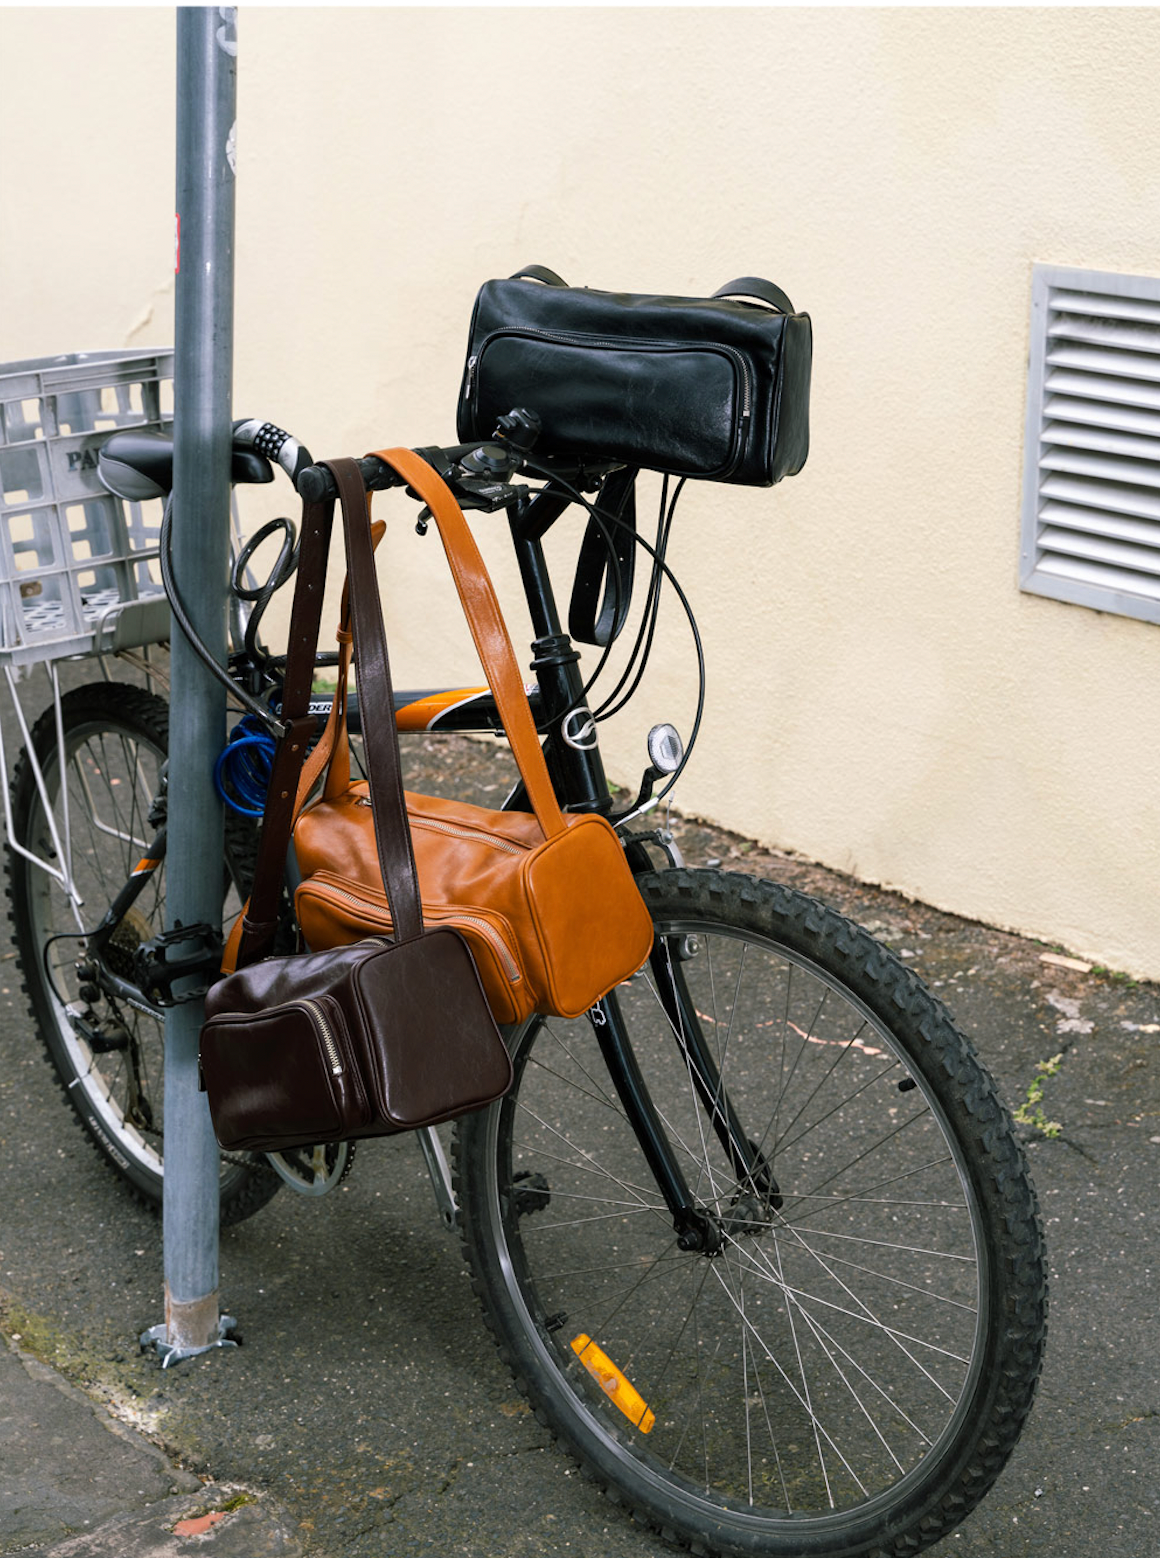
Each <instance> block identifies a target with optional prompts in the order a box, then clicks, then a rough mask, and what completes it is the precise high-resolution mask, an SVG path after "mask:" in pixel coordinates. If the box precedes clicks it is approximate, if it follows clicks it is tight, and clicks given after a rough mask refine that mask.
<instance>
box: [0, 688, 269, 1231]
mask: <svg viewBox="0 0 1160 1558" xmlns="http://www.w3.org/2000/svg"><path fill="white" fill-rule="evenodd" d="M61 719H62V729H63V733H64V753H65V756H64V765H63V774H62V765H61V761H60V750H59V747H58V743H57V732H56V720H55V711H54V710H53V709H52V708H49V709H47V710H46V711H45V712H44V714H43V715H41V717H40V718H39V719H38V720H37V722H36V724H35V725H34V726H33V728H32V731H31V737H32V749H33V751H34V752H35V754H36V758H37V761H38V763H39V765H40V769H41V772H42V774H43V779H44V788H45V794H46V796H47V799H48V803H49V810H50V811H51V813H52V814H53V817H54V820H55V822H56V825H57V834H58V837H63V834H62V832H61V830H62V827H63V808H62V805H61V799H62V787H63V786H67V796H68V802H69V805H68V814H69V834H70V845H71V848H70V851H69V853H70V856H71V869H72V874H73V879H74V882H75V885H76V889H77V892H78V893H79V895H80V897H81V899H82V900H83V907H82V909H81V910H80V915H81V916H83V924H82V923H81V919H80V918H78V914H77V913H75V912H74V910H73V908H72V905H71V903H70V901H69V898H68V896H67V894H66V892H65V890H64V888H63V887H62V885H61V883H60V882H59V881H57V880H56V879H54V878H53V877H52V876H51V875H50V874H49V873H48V872H47V871H45V870H43V869H42V868H41V867H40V866H39V865H37V864H36V863H35V861H32V860H28V859H27V858H25V857H24V856H23V855H21V854H19V853H18V852H17V851H16V850H13V849H9V850H8V860H7V869H8V909H9V915H10V918H11V921H12V929H13V935H14V939H15V942H16V947H17V951H18V953H19V956H20V962H21V968H22V972H23V975H24V981H23V988H24V992H25V994H26V996H27V999H28V1004H29V1008H30V1011H31V1014H32V1019H33V1022H34V1023H35V1024H36V1027H37V1030H38V1032H39V1034H40V1037H41V1039H42V1041H43V1043H44V1046H45V1049H46V1051H47V1053H48V1057H49V1059H50V1060H51V1061H52V1064H53V1066H54V1068H55V1070H56V1074H57V1077H58V1079H59V1081H60V1083H61V1086H62V1087H63V1089H64V1092H65V1096H66V1098H67V1099H68V1101H69V1103H70V1104H71V1105H72V1107H73V1110H74V1112H75V1114H76V1118H77V1120H78V1121H79V1123H80V1124H81V1125H83V1127H84V1128H85V1131H86V1133H87V1135H88V1137H89V1140H90V1141H91V1142H92V1144H93V1146H94V1147H95V1148H96V1149H97V1151H98V1152H99V1153H100V1155H101V1157H102V1158H103V1159H104V1161H105V1162H106V1163H107V1164H108V1166H109V1167H110V1168H112V1169H113V1170H114V1171H115V1172H116V1173H117V1174H118V1175H120V1177H121V1178H122V1179H123V1180H124V1182H125V1183H126V1184H127V1185H128V1186H129V1187H130V1189H131V1190H132V1191H133V1192H134V1193H135V1194H136V1195H137V1197H138V1199H140V1200H142V1201H144V1202H145V1203H146V1204H148V1205H151V1206H156V1207H159V1206H160V1204H161V1196H162V1179H163V1173H164V1162H163V1139H162V1123H163V1118H164V1067H163V1058H164V1013H163V1012H162V1011H161V1010H160V1009H159V1008H155V1007H151V1006H149V1005H148V1003H146V1002H144V1001H139V1002H137V1003H135V1004H133V1005H130V1004H129V1003H128V1002H126V1001H124V1000H122V999H116V998H113V997H110V996H109V995H108V994H107V993H106V992H98V991H97V990H96V989H95V988H91V987H87V986H86V984H85V982H83V981H82V980H81V979H80V978H79V977H78V973H77V967H76V964H77V961H78V959H79V958H80V957H81V956H82V954H83V951H84V939H83V936H82V935H81V934H80V933H81V932H82V931H83V930H84V929H91V928H92V927H93V926H94V925H96V923H97V922H98V921H99V920H100V918H101V916H102V914H103V913H104V911H105V909H106V908H108V906H109V904H110V903H111V902H112V900H113V898H114V897H115V895H116V893H117V892H118V891H119V889H120V888H121V887H122V886H123V885H124V884H125V882H126V881H127V880H128V879H129V876H130V873H131V872H132V870H133V868H134V866H135V865H136V864H137V862H138V861H139V860H140V859H141V857H142V855H143V854H145V852H146V849H147V846H148V844H149V842H150V840H151V838H152V837H153V834H154V831H155V829H154V828H153V827H152V826H151V825H150V824H149V822H148V813H149V809H150V806H151V804H152V802H153V800H154V798H155V797H156V796H157V794H158V793H159V789H160V779H161V768H162V764H163V763H164V761H165V756H166V751H167V749H168V735H169V709H168V706H167V705H166V703H165V702H164V701H163V700H162V699H161V698H157V697H155V696H153V695H152V694H151V693H147V692H145V691H143V690H142V689H141V688H139V687H133V686H130V685H128V684H126V683H123V682H95V683H92V684H89V685H87V686H83V687H78V688H75V689H73V690H72V691H71V692H68V693H66V694H65V695H64V697H63V698H62V699H61ZM12 810H13V831H14V835H15V838H16V841H17V842H18V843H19V844H21V845H23V847H24V848H25V849H26V850H28V851H29V852H30V853H31V854H32V855H34V856H36V857H37V859H39V860H43V861H45V862H46V863H47V864H49V865H52V866H56V865H57V864H58V863H59V856H58V854H57V849H56V844H55V843H54V840H53V835H52V831H51V829H50V828H49V826H48V814H47V813H46V810H45V803H44V799H43V798H42V796H41V794H40V790H39V787H38V786H37V784H36V778H35V771H34V768H33V765H32V763H31V762H30V761H29V757H28V753H27V752H21V754H20V757H19V759H18V761H17V764H16V768H15V772H14V775H13V781H12ZM253 855H254V840H253V837H252V829H251V828H250V827H249V826H248V824H246V823H245V822H244V820H243V819H241V818H233V817H231V818H230V819H229V820H228V821H227V828H226V859H225V862H224V864H223V870H222V894H223V900H224V903H225V912H226V913H227V914H229V913H231V912H234V911H236V909H237V908H238V907H240V903H241V899H240V897H239V894H238V886H239V884H243V883H244V882H245V881H247V880H248V875H249V874H250V873H252V870H253ZM164 915H165V868H164V865H162V866H160V867H159V868H157V869H156V870H155V871H154V872H153V874H152V876H151V878H150V879H149V881H148V883H147V885H146V886H145V887H144V889H143V890H142V892H141V894H140V895H139V896H138V898H137V899H136V901H135V902H134V904H133V905H132V907H131V908H130V909H129V911H128V913H127V914H126V915H125V918H124V919H123V921H122V923H121V925H120V927H119V928H118V929H117V931H116V933H115V934H114V936H113V939H112V942H111V943H110V946H109V949H108V951H107V954H106V956H107V958H108V960H109V963H110V966H111V967H112V968H113V969H114V971H115V972H116V973H118V974H120V975H121V976H122V977H123V978H126V979H129V980H131V979H132V977H133V959H134V955H135V953H136V951H137V948H138V947H139V946H140V945H141V943H142V942H144V941H148V940H149V939H150V938H151V937H153V936H155V935H157V934H158V933H159V932H160V931H161V930H163V929H164V928H165V925H164ZM280 1183H281V1182H280V1180H279V1179H278V1178H277V1176H276V1175H275V1174H274V1173H273V1171H272V1170H271V1169H270V1168H269V1166H268V1165H267V1164H266V1162H265V1160H264V1159H263V1158H257V1157H253V1156H251V1155H245V1156H236V1157H235V1158H233V1159H231V1160H230V1161H228V1162H227V1161H223V1163H222V1170H221V1219H222V1222H223V1223H234V1222H239V1221H241V1219H242V1218H245V1217H248V1216H249V1215H250V1214H251V1213H252V1212H255V1211H257V1210H258V1208H259V1207H261V1206H264V1205H265V1203H266V1202H267V1201H268V1200H269V1199H270V1197H271V1196H272V1195H274V1194H275V1192H276V1191H277V1190H278V1189H279V1187H280Z"/></svg>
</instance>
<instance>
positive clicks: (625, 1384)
mask: <svg viewBox="0 0 1160 1558" xmlns="http://www.w3.org/2000/svg"><path fill="white" fill-rule="evenodd" d="M572 1351H573V1352H574V1353H575V1354H576V1356H577V1357H578V1358H579V1359H580V1362H581V1363H582V1364H583V1365H584V1367H585V1368H586V1369H587V1370H588V1372H589V1374H591V1376H592V1378H593V1379H594V1380H595V1381H596V1383H597V1384H598V1385H599V1386H600V1388H601V1390H602V1391H603V1392H604V1394H605V1395H606V1396H607V1397H608V1399H609V1400H610V1401H611V1402H612V1404H613V1405H614V1406H617V1407H619V1408H620V1410H621V1411H622V1412H623V1413H624V1415H625V1417H627V1418H628V1420H629V1422H630V1423H632V1424H633V1425H634V1426H635V1427H636V1428H639V1429H640V1431H641V1433H642V1434H647V1433H648V1432H649V1430H650V1429H651V1428H652V1425H653V1424H654V1423H655V1422H656V1414H655V1413H653V1412H650V1411H649V1409H648V1405H647V1403H646V1402H645V1399H644V1397H643V1396H642V1395H641V1393H640V1391H639V1390H637V1388H636V1386H635V1385H633V1384H632V1383H631V1382H630V1381H629V1380H628V1378H627V1377H626V1376H625V1375H624V1374H622V1373H621V1372H620V1370H619V1369H618V1368H617V1367H616V1364H615V1363H613V1361H612V1359H611V1358H610V1357H609V1356H608V1354H607V1353H606V1352H602V1351H601V1350H600V1348H599V1347H597V1345H596V1343H595V1342H594V1341H593V1340H592V1338H591V1337H590V1336H584V1335H583V1334H581V1335H580V1336H574V1337H573V1338H572Z"/></svg>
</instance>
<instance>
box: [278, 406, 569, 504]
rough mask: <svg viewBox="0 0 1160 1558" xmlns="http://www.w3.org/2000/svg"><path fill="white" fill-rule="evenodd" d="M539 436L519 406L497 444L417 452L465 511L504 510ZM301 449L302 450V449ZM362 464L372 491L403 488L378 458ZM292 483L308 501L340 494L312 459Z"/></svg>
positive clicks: (534, 421)
mask: <svg viewBox="0 0 1160 1558" xmlns="http://www.w3.org/2000/svg"><path fill="white" fill-rule="evenodd" d="M266 425H268V424H266ZM277 431H278V430H277V429H275V432H277ZM539 432H540V419H539V417H537V416H536V415H535V413H534V412H531V411H525V410H523V409H521V408H519V407H517V408H516V409H515V410H513V411H509V412H508V414H507V415H506V416H502V417H500V419H499V425H498V427H497V428H496V430H495V435H494V442H488V443H484V444H480V443H479V442H478V441H477V442H475V443H470V444H452V445H450V446H448V447H447V448H430V449H416V450H415V453H416V454H418V455H420V456H421V457H422V458H423V459H424V460H426V461H427V464H428V465H430V466H432V467H433V469H434V470H436V471H438V473H439V475H440V476H442V477H443V479H444V480H445V481H447V482H449V483H450V485H451V486H452V488H453V489H454V491H455V495H456V497H457V498H458V499H459V501H460V502H461V503H462V504H463V506H464V507H465V508H483V509H495V508H501V507H502V506H503V505H504V504H505V503H508V502H510V500H511V497H512V493H511V489H510V487H509V485H508V484H509V482H510V480H511V478H512V477H513V476H514V475H515V473H516V472H517V471H518V470H520V469H521V468H522V467H523V464H524V460H525V458H526V456H527V454H528V452H529V450H530V449H531V447H532V445H533V444H534V443H535V441H536V438H537V437H538V435H539ZM282 436H287V435H282ZM298 447H299V449H301V445H299V446H298ZM263 452H264V451H263ZM303 453H304V454H305V451H303ZM357 464H358V467H359V471H360V473H361V475H362V479H363V485H364V486H365V487H366V489H367V491H368V492H385V491H386V490H387V488H389V487H401V486H403V485H404V482H403V478H402V477H401V476H399V475H398V474H397V473H396V472H395V471H394V470H393V469H392V468H391V467H390V466H389V465H388V464H387V463H386V462H385V461H384V460H380V459H379V458H378V457H377V455H373V454H372V455H367V456H366V458H365V459H362V460H359V461H358V462H357ZM283 468H284V469H285V468H286V467H283ZM291 479H292V480H293V482H294V485H295V486H296V487H297V488H298V491H299V493H300V494H301V496H302V497H303V498H304V499H305V500H306V502H307V503H321V502H323V501H325V500H326V499H327V498H333V497H336V496H337V495H338V487H337V486H336V484H335V480H334V477H333V476H332V475H331V474H330V472H329V471H328V470H327V469H326V467H325V466H322V465H314V464H312V463H311V462H310V459H309V456H308V455H307V457H306V460H305V463H304V464H302V465H301V466H299V467H298V469H297V471H296V473H295V474H294V475H293V477H292V478H291Z"/></svg>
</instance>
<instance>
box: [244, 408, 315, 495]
mask: <svg viewBox="0 0 1160 1558" xmlns="http://www.w3.org/2000/svg"><path fill="white" fill-rule="evenodd" d="M234 443H235V444H236V445H240V446H241V447H242V448H250V449H256V450H257V451H258V453H259V454H264V455H265V456H266V458H267V459H268V460H274V461H276V462H277V464H279V465H280V466H281V467H282V469H283V470H284V471H285V472H286V474H287V476H289V478H290V480H291V481H292V482H293V483H294V485H295V486H297V485H298V478H299V476H300V475H301V474H302V472H303V471H304V470H305V469H306V468H307V466H309V465H310V464H311V463H312V461H311V457H310V450H309V449H307V447H306V445H305V444H300V443H299V442H298V440H297V439H296V438H293V437H291V435H290V434H289V433H288V432H286V430H285V429H284V428H281V427H275V425H274V423H273V422H259V421H258V419H257V418H256V417H251V418H248V419H246V420H244V421H241V422H235V423H234Z"/></svg>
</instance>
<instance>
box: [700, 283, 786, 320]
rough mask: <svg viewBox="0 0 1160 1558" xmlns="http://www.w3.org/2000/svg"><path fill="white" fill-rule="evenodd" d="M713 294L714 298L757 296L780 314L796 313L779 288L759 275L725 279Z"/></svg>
mask: <svg viewBox="0 0 1160 1558" xmlns="http://www.w3.org/2000/svg"><path fill="white" fill-rule="evenodd" d="M713 296H714V297H715V298H757V299H758V300H759V301H760V302H762V303H768V304H769V306H770V308H776V309H777V311H778V313H780V314H793V313H796V309H795V308H794V306H793V304H792V303H791V302H790V300H789V298H788V297H787V296H786V294H785V293H784V292H783V291H782V290H781V288H780V287H777V286H775V285H774V284H773V282H772V281H763V280H762V278H761V277H760V276H738V278H737V280H736V281H727V282H726V283H725V285H724V286H723V287H718V288H717V290H716V292H714V294H713Z"/></svg>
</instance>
